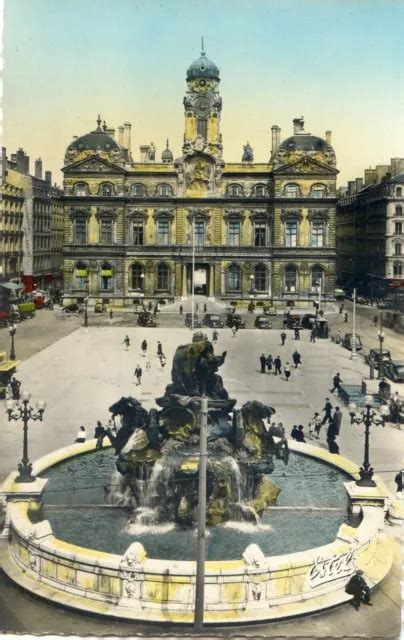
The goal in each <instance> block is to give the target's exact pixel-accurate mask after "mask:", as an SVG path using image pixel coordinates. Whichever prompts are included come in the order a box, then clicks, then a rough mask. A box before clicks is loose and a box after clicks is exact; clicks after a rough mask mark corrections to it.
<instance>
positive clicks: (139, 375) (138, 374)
mask: <svg viewBox="0 0 404 640" xmlns="http://www.w3.org/2000/svg"><path fill="white" fill-rule="evenodd" d="M135 378H136V385H137V386H139V384H141V382H142V368H141V367H140V366H139V365H137V366H136V369H135Z"/></svg>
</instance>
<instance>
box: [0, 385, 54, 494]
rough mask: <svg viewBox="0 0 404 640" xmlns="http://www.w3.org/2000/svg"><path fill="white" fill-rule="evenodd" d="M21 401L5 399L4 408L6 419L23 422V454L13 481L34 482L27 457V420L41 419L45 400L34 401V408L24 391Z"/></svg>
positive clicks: (29, 395)
mask: <svg viewBox="0 0 404 640" xmlns="http://www.w3.org/2000/svg"><path fill="white" fill-rule="evenodd" d="M21 398H22V403H21V404H17V403H16V401H15V400H7V402H6V408H7V414H8V420H9V422H11V420H16V421H17V420H22V422H23V425H24V427H23V433H24V439H23V454H22V460H21V462H20V464H19V465H18V471H19V473H20V474H19V476H17V478H16V479H15V482H34V481H35V480H36V478H35V476H33V475H32V464H31V463H30V461H29V458H28V421H29V420H34V421H36V420H41V421H42V416H43V414H44V411H45V409H46V402H45V401H44V400H38V402H37V403H36V409H34V407H32V406H31V405H30V404H29V401H30V399H31V394H30V393H27V392H26V391H24V392H23V393H22V396H21Z"/></svg>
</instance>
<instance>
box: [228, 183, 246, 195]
mask: <svg viewBox="0 0 404 640" xmlns="http://www.w3.org/2000/svg"><path fill="white" fill-rule="evenodd" d="M227 195H228V196H230V197H232V198H238V197H240V196H242V195H243V188H242V186H241V185H240V184H229V186H228V187H227Z"/></svg>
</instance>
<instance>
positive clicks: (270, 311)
mask: <svg viewBox="0 0 404 640" xmlns="http://www.w3.org/2000/svg"><path fill="white" fill-rule="evenodd" d="M264 313H265V315H266V316H276V315H277V311H276V308H275V307H264Z"/></svg>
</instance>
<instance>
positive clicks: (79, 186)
mask: <svg viewBox="0 0 404 640" xmlns="http://www.w3.org/2000/svg"><path fill="white" fill-rule="evenodd" d="M74 193H75V195H76V196H86V195H87V194H88V188H87V185H86V183H85V182H76V184H75V185H74Z"/></svg>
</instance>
